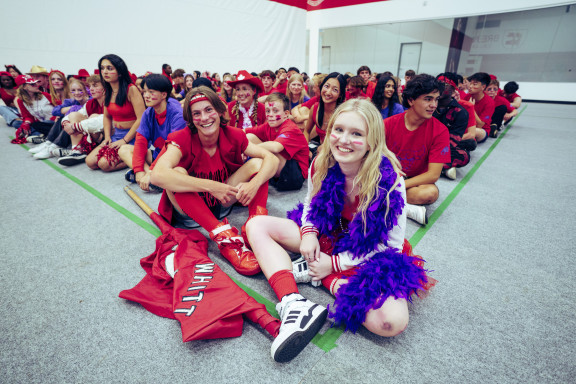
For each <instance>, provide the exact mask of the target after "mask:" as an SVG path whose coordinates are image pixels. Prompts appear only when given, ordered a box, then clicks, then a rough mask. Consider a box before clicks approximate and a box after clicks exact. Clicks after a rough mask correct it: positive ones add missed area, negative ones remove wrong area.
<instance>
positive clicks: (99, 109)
mask: <svg viewBox="0 0 576 384" xmlns="http://www.w3.org/2000/svg"><path fill="white" fill-rule="evenodd" d="M86 112H87V113H88V116H91V115H93V114H95V113H96V114H98V115H101V114H103V113H104V104H102V105H100V103H99V102H98V100H96V99H90V100H88V101H87V102H86Z"/></svg>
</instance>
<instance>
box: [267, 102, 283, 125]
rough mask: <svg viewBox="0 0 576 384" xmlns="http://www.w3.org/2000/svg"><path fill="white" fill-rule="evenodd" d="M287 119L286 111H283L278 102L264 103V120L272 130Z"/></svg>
mask: <svg viewBox="0 0 576 384" xmlns="http://www.w3.org/2000/svg"><path fill="white" fill-rule="evenodd" d="M286 119H288V111H285V110H284V106H283V103H282V102H280V101H272V102H269V101H267V102H266V120H267V121H268V124H270V126H271V127H272V128H277V127H279V126H280V125H282V123H284V122H285V121H286Z"/></svg>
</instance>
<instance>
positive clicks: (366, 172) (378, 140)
mask: <svg viewBox="0 0 576 384" xmlns="http://www.w3.org/2000/svg"><path fill="white" fill-rule="evenodd" d="M344 112H356V113H357V114H358V115H360V117H361V118H362V119H364V121H365V122H366V125H367V127H368V132H367V137H366V140H367V143H368V147H369V149H368V151H367V152H366V154H365V155H364V158H363V159H362V164H361V165H360V169H359V171H358V174H357V175H356V177H355V178H354V184H355V185H358V186H359V188H360V190H359V192H358V198H359V205H358V211H357V212H356V214H358V213H360V214H361V215H362V222H363V226H364V233H366V226H367V224H368V223H367V219H366V212H367V211H368V208H369V207H370V205H371V204H372V202H373V201H374V200H377V199H378V198H379V196H380V193H382V192H384V193H386V213H385V217H386V216H388V211H389V206H390V193H391V192H392V191H393V190H394V189H395V188H396V187H397V186H398V184H400V174H399V173H400V169H399V168H398V165H397V164H399V163H398V160H397V159H396V156H395V155H394V153H392V151H390V150H389V149H388V147H387V146H386V135H385V131H384V122H383V120H382V115H381V114H380V112H379V111H378V109H376V107H375V106H374V104H372V103H371V102H370V100H365V99H351V100H348V101H346V102H345V103H343V104H341V105H340V106H339V107H338V108H337V109H336V111H334V114H333V115H332V117H331V118H330V121H329V122H328V128H327V130H326V137H327V139H326V140H324V142H323V143H322V145H321V146H320V149H319V151H318V153H319V154H318V157H317V158H316V160H315V162H314V176H313V177H312V196H315V195H316V194H317V193H318V191H320V187H321V186H322V182H323V181H324V179H325V178H326V176H327V174H328V169H329V168H332V167H333V166H334V165H335V164H336V160H335V159H334V155H333V154H332V151H331V150H330V135H331V133H332V128H333V127H334V122H335V121H336V119H337V118H338V116H339V115H340V114H341V113H344ZM382 156H386V157H387V158H388V159H389V160H390V162H391V164H392V167H393V168H394V171H395V172H396V180H395V182H394V185H393V186H392V187H391V188H390V190H388V191H386V190H383V191H382V190H381V188H380V187H379V184H380V181H381V179H382V173H381V172H380V163H381V161H382ZM356 214H355V215H356Z"/></svg>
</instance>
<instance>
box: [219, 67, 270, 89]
mask: <svg viewBox="0 0 576 384" xmlns="http://www.w3.org/2000/svg"><path fill="white" fill-rule="evenodd" d="M242 83H247V84H250V85H253V86H255V87H256V88H258V92H264V85H263V84H262V80H260V78H259V77H254V76H252V75H251V74H250V73H248V71H240V72H238V74H237V75H236V81H229V82H228V84H229V85H230V86H231V87H233V88H234V87H235V86H236V84H242Z"/></svg>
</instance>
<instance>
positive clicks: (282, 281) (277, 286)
mask: <svg viewBox="0 0 576 384" xmlns="http://www.w3.org/2000/svg"><path fill="white" fill-rule="evenodd" d="M268 283H269V284H270V286H271V287H272V289H273V290H274V293H276V296H278V300H282V298H283V297H284V296H286V295H289V294H291V293H299V292H298V286H297V285H296V280H294V275H293V274H292V271H291V270H289V269H283V270H281V271H278V272H276V273H275V274H273V275H272V276H270V278H269V279H268Z"/></svg>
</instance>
